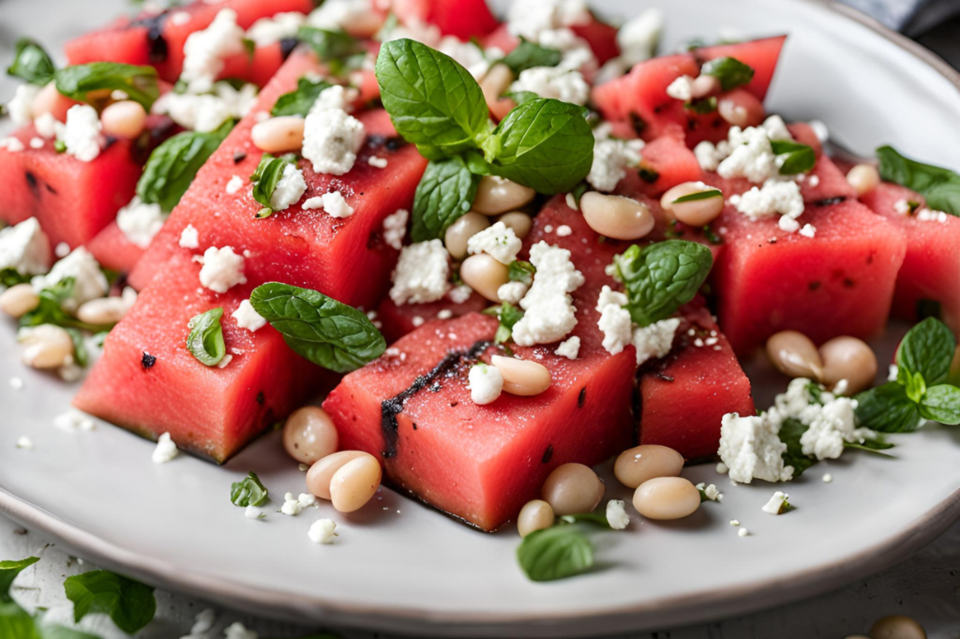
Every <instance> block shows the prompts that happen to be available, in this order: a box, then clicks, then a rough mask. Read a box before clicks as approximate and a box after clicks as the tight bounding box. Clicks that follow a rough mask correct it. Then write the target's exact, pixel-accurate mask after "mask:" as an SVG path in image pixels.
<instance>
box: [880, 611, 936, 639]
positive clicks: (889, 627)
mask: <svg viewBox="0 0 960 639" xmlns="http://www.w3.org/2000/svg"><path fill="white" fill-rule="evenodd" d="M870 639H927V633H926V631H925V630H924V629H923V626H921V625H920V624H919V623H917V621H916V620H915V619H911V618H910V617H906V616H904V615H891V616H889V617H884V618H883V619H881V620H879V621H878V622H877V623H875V624H873V628H871V629H870Z"/></svg>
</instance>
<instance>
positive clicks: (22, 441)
mask: <svg viewBox="0 0 960 639" xmlns="http://www.w3.org/2000/svg"><path fill="white" fill-rule="evenodd" d="M17 448H23V449H24V450H33V440H31V439H30V438H29V437H26V436H23V437H20V438H19V439H17Z"/></svg>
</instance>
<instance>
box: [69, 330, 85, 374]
mask: <svg viewBox="0 0 960 639" xmlns="http://www.w3.org/2000/svg"><path fill="white" fill-rule="evenodd" d="M64 330H65V331H67V334H68V335H69V336H70V341H72V342H73V361H74V363H75V364H76V365H77V366H79V367H81V368H86V367H87V364H89V363H90V355H89V353H87V343H86V342H85V341H84V339H83V333H81V332H80V331H79V330H78V329H76V328H65V329H64Z"/></svg>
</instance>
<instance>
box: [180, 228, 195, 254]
mask: <svg viewBox="0 0 960 639" xmlns="http://www.w3.org/2000/svg"><path fill="white" fill-rule="evenodd" d="M178 243H179V244H180V246H181V247H183V248H185V249H195V248H200V234H199V232H198V231H197V229H196V228H194V226H193V224H187V226H186V227H185V228H184V229H183V231H182V232H181V233H180V241H179V242H178Z"/></svg>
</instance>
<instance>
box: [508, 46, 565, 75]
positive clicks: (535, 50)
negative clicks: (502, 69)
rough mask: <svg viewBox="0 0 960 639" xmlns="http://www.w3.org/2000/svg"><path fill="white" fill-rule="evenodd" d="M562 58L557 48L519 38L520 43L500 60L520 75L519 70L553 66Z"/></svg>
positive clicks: (515, 73)
mask: <svg viewBox="0 0 960 639" xmlns="http://www.w3.org/2000/svg"><path fill="white" fill-rule="evenodd" d="M562 59H563V53H561V52H560V50H559V49H550V48H548V47H541V46H540V45H539V44H535V43H533V42H527V41H526V40H524V39H522V38H521V40H520V44H519V45H517V47H516V48H515V49H514V50H513V51H511V52H510V53H508V54H507V57H505V58H504V59H503V60H501V61H500V62H502V63H503V64H505V65H507V66H508V67H510V70H511V71H513V73H514V75H520V72H521V71H526V70H527V69H532V68H533V67H555V66H557V65H558V64H560V61H561V60H562Z"/></svg>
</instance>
